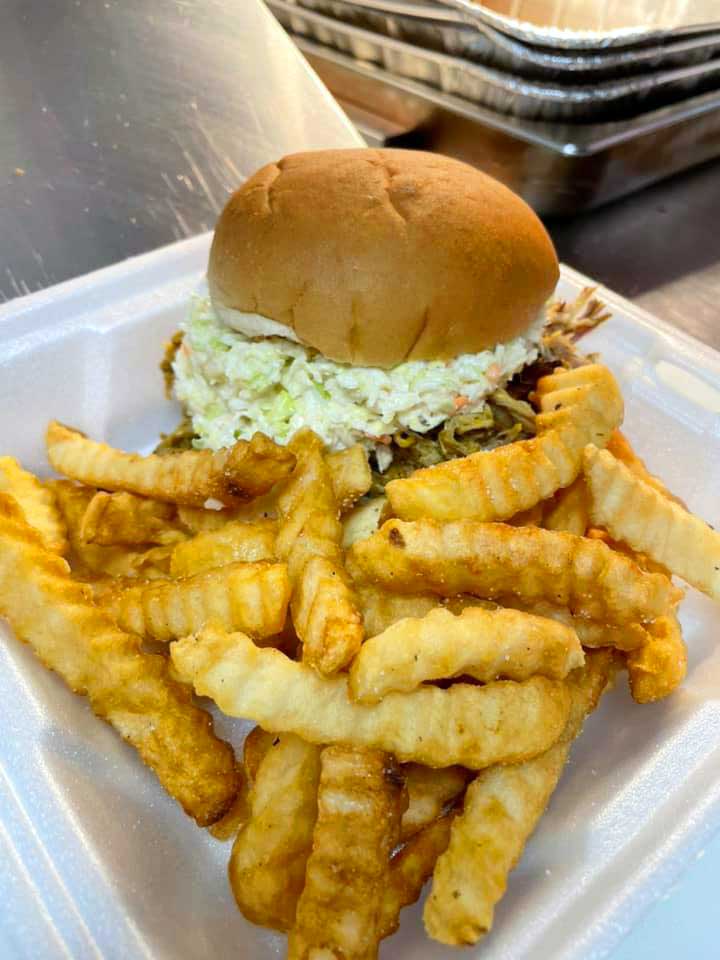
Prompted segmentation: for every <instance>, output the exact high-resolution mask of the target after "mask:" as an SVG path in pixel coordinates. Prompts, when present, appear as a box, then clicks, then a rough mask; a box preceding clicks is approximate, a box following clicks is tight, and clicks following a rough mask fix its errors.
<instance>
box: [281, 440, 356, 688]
mask: <svg viewBox="0 0 720 960" xmlns="http://www.w3.org/2000/svg"><path fill="white" fill-rule="evenodd" d="M289 446H290V449H291V450H292V452H293V453H294V454H295V456H296V458H297V462H296V466H295V470H294V472H293V474H292V476H291V477H290V479H289V480H288V481H287V482H286V484H285V485H284V487H283V489H282V490H281V491H280V493H279V495H278V510H279V513H280V518H281V522H280V527H279V530H278V535H277V539H276V547H275V548H276V551H277V554H278V556H279V557H280V558H282V559H286V560H287V564H288V573H289V576H290V582H291V584H292V600H291V610H292V618H293V624H294V625H295V630H296V631H297V634H298V637H299V638H300V639H301V640H302V644H303V647H302V657H303V660H305V661H306V662H307V663H310V664H311V665H312V666H313V667H314V668H315V669H316V670H318V671H319V672H320V673H323V674H331V673H335V672H337V671H338V670H342V668H343V667H345V666H346V665H347V664H348V663H349V662H350V661H351V660H352V658H353V657H354V656H355V654H356V653H357V651H358V650H359V649H360V645H361V643H362V640H363V621H362V616H361V614H360V611H359V610H358V607H357V600H356V598H355V596H354V594H353V591H352V588H351V586H350V582H349V578H348V576H347V573H346V571H345V568H344V563H343V555H342V550H341V547H340V543H341V541H342V525H341V524H340V520H339V509H338V504H337V501H336V500H335V494H334V491H333V486H332V482H331V478H330V471H329V468H328V466H327V464H326V461H325V459H324V457H323V448H322V443H321V441H320V439H319V438H318V437H317V436H316V435H315V434H314V433H313V432H312V431H311V430H301V431H299V432H298V433H297V434H296V435H295V436H294V437H293V439H292V440H291V441H290V445H289Z"/></svg>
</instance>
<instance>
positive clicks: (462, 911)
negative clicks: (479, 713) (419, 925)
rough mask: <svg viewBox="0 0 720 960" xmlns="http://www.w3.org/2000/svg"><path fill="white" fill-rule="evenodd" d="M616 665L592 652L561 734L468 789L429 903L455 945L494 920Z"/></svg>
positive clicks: (432, 930) (576, 678)
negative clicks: (548, 745) (539, 751)
mask: <svg viewBox="0 0 720 960" xmlns="http://www.w3.org/2000/svg"><path fill="white" fill-rule="evenodd" d="M612 672H613V656H612V653H611V652H610V651H598V652H595V653H591V654H590V655H589V656H588V659H587V663H586V666H585V667H584V668H582V669H581V670H579V671H577V673H576V674H573V678H572V682H569V683H568V686H569V687H570V689H571V691H572V700H573V705H572V709H571V713H570V717H569V718H568V723H567V726H566V728H565V731H564V734H563V736H562V738H561V739H560V741H559V742H558V743H556V744H555V746H553V747H551V748H550V749H549V750H548V751H546V752H545V753H543V754H541V755H540V756H537V757H534V758H533V759H531V760H528V761H526V762H525V763H520V764H513V765H510V766H504V767H499V766H498V767H491V768H490V769H489V770H484V771H483V772H482V773H480V774H479V775H478V776H477V778H476V779H475V780H473V782H472V783H471V784H470V785H469V787H468V788H467V791H466V793H465V803H464V807H463V812H462V813H461V814H458V816H456V817H455V819H454V820H453V823H452V828H451V831H450V843H449V845H448V848H447V850H446V851H445V852H444V853H443V854H442V855H441V856H440V857H439V858H438V861H437V863H436V865H435V872H434V875H433V885H432V890H431V892H430V895H429V897H428V899H427V901H426V903H425V910H424V914H423V916H424V921H425V929H426V931H427V933H428V935H429V936H430V937H432V939H433V940H438V941H439V942H440V943H447V944H451V945H453V946H460V945H463V944H472V943H476V942H477V941H478V940H479V939H480V938H481V937H482V936H484V934H486V933H487V932H488V931H489V930H490V928H491V926H492V921H493V914H494V911H495V905H496V904H497V903H498V901H499V900H500V898H501V897H502V896H503V894H504V893H505V890H506V888H507V880H508V874H509V873H510V871H511V870H512V869H513V867H514V866H515V865H516V864H517V862H518V860H519V859H520V856H521V855H522V851H523V849H524V847H525V844H526V842H527V840H528V838H529V837H530V835H531V834H532V832H533V830H534V829H535V827H536V825H537V823H538V820H539V819H540V817H541V815H542V813H543V811H544V810H545V807H546V806H547V804H548V801H549V799H550V796H551V795H552V792H553V790H554V789H555V787H556V785H557V782H558V780H559V779H560V775H561V773H562V770H563V767H564V765H565V761H566V759H567V755H568V752H569V749H570V744H571V742H572V740H573V738H574V737H575V736H577V734H578V733H579V732H580V729H581V728H582V724H583V720H584V718H585V716H586V715H587V714H588V713H590V712H591V711H592V710H593V709H594V708H595V706H596V705H597V702H598V700H599V699H600V696H601V695H602V692H603V690H604V689H605V688H606V686H607V684H608V683H609V681H610V678H611V675H612Z"/></svg>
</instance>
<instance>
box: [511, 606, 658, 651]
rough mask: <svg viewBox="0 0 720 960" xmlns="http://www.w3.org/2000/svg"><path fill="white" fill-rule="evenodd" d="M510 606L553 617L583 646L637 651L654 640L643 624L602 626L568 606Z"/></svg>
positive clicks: (540, 615) (602, 624) (605, 624)
mask: <svg viewBox="0 0 720 960" xmlns="http://www.w3.org/2000/svg"><path fill="white" fill-rule="evenodd" d="M510 605H511V606H513V607H516V609H518V610H525V611H526V612H527V613H534V614H536V615H537V616H538V617H549V618H550V619H551V620H557V621H558V622H559V623H564V624H566V625H567V626H568V627H571V628H572V629H573V630H574V631H575V633H576V634H577V636H578V640H579V641H580V643H581V644H582V646H583V647H589V648H590V649H595V648H597V647H614V648H615V649H616V650H623V651H627V650H637V649H638V647H642V646H644V645H645V644H646V643H648V642H649V640H650V633H649V632H648V628H647V627H644V626H643V625H642V624H641V623H624V624H622V625H621V626H617V625H613V624H607V623H601V622H600V621H598V620H587V619H586V618H585V617H574V616H573V615H572V614H571V613H570V611H569V610H568V609H567V608H566V607H557V606H555V605H554V604H552V603H546V602H544V601H538V602H536V603H528V604H522V603H519V602H518V601H516V600H511V601H510Z"/></svg>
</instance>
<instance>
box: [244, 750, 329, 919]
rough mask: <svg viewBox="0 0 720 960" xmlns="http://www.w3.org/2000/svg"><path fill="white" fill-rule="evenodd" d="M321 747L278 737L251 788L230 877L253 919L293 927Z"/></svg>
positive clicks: (311, 824) (310, 832) (246, 914)
mask: <svg viewBox="0 0 720 960" xmlns="http://www.w3.org/2000/svg"><path fill="white" fill-rule="evenodd" d="M319 777H320V748H319V747H316V746H313V745H312V744H310V743H306V742H305V741H304V740H301V739H300V737H296V736H293V735H292V734H282V736H279V737H274V738H273V739H272V740H271V742H270V744H269V745H268V749H267V750H266V751H265V753H264V755H263V757H262V759H261V760H260V764H259V766H258V769H257V772H256V774H255V778H254V782H253V785H252V789H251V791H250V816H249V819H248V821H247V823H246V824H245V825H244V826H243V827H242V829H241V830H240V832H239V833H238V835H237V837H236V839H235V843H234V844H233V849H232V855H231V857H230V864H229V867H228V877H229V879H230V886H231V887H232V891H233V894H234V895H235V900H236V902H237V905H238V908H239V909H240V912H241V913H242V914H243V916H244V917H246V918H247V919H248V920H250V921H251V923H258V924H261V925H262V926H264V927H271V928H272V929H274V930H289V929H290V928H291V927H292V925H293V923H294V922H295V910H296V907H297V902H298V898H299V897H300V894H301V892H302V889H303V886H304V884H305V868H306V864H307V860H308V857H309V856H310V850H311V848H312V837H313V828H314V826H315V820H316V818H317V791H318V780H319Z"/></svg>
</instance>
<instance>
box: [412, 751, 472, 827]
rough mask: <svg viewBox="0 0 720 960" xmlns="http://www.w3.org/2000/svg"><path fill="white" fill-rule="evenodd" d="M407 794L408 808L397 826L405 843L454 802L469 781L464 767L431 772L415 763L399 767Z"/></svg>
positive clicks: (431, 770)
mask: <svg viewBox="0 0 720 960" xmlns="http://www.w3.org/2000/svg"><path fill="white" fill-rule="evenodd" d="M401 773H402V776H403V777H404V779H405V785H406V787H407V792H408V807H407V810H406V811H405V813H404V814H403V817H402V822H401V824H400V839H401V840H402V841H403V842H405V841H406V840H409V839H410V837H412V836H414V835H415V834H416V833H419V832H420V831H421V830H424V829H425V828H426V827H427V826H428V825H429V824H431V823H432V822H433V821H434V820H436V819H437V818H438V817H439V816H440V814H441V813H442V812H443V810H444V808H445V807H446V806H447V804H448V803H450V802H451V801H453V800H456V799H457V798H458V797H459V796H460V794H461V793H462V792H463V790H464V789H465V787H466V785H467V782H468V780H469V779H470V777H471V774H470V771H469V770H466V769H465V767H440V768H437V769H433V768H431V767H423V766H422V765H421V764H419V763H405V764H403V765H402V767H401Z"/></svg>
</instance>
